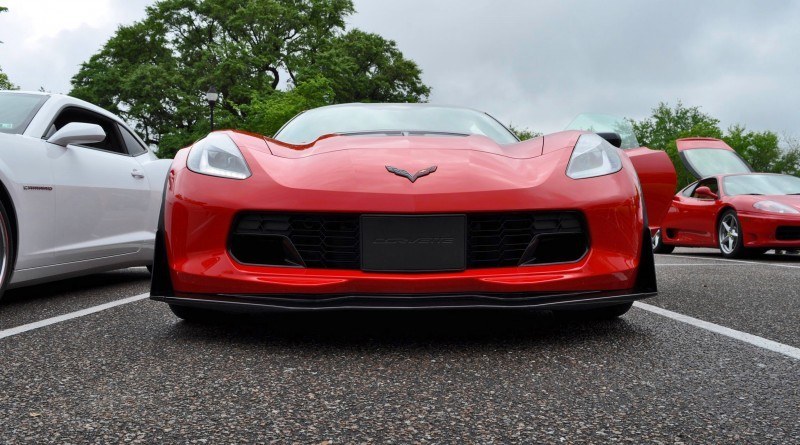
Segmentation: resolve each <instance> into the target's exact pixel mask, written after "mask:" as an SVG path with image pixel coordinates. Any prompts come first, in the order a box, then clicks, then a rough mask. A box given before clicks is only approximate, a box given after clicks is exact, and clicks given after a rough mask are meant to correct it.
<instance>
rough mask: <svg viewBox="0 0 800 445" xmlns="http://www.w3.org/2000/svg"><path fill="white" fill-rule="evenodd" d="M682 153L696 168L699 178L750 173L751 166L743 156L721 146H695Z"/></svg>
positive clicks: (693, 167)
mask: <svg viewBox="0 0 800 445" xmlns="http://www.w3.org/2000/svg"><path fill="white" fill-rule="evenodd" d="M681 155H683V156H685V157H686V161H687V162H688V164H689V165H690V166H691V169H694V170H695V172H694V173H695V174H696V175H697V176H698V177H699V178H706V177H708V176H714V175H730V174H735V173H750V172H751V171H752V170H750V167H748V166H747V164H745V162H744V161H743V160H742V158H740V157H739V155H737V154H736V153H735V152H733V151H730V150H722V149H720V148H693V149H691V150H684V151H682V152H681Z"/></svg>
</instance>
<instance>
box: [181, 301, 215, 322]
mask: <svg viewBox="0 0 800 445" xmlns="http://www.w3.org/2000/svg"><path fill="white" fill-rule="evenodd" d="M169 309H170V310H171V311H172V313H173V314H175V316H176V317H178V318H180V319H181V320H183V321H185V322H187V323H198V324H200V323H202V324H208V323H215V322H217V323H218V322H220V321H223V320H224V319H225V314H222V313H220V312H217V311H213V310H210V309H202V308H196V307H189V306H181V305H177V304H170V305H169Z"/></svg>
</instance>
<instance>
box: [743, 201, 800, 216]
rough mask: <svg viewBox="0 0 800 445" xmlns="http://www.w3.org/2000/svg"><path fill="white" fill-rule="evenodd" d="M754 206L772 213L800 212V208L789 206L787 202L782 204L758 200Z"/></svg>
mask: <svg viewBox="0 0 800 445" xmlns="http://www.w3.org/2000/svg"><path fill="white" fill-rule="evenodd" d="M753 207H755V208H757V209H758V210H761V211H763V212H770V213H790V214H797V213H800V210H797V209H796V208H794V207H790V206H787V205H786V204H781V203H779V202H775V201H758V202H756V203H755V204H753Z"/></svg>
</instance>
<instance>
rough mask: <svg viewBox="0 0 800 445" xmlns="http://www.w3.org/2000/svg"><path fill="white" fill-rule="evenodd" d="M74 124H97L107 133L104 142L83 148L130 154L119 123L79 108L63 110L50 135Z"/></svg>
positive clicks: (83, 145) (85, 145)
mask: <svg viewBox="0 0 800 445" xmlns="http://www.w3.org/2000/svg"><path fill="white" fill-rule="evenodd" d="M73 122H81V123H87V124H96V125H99V126H100V127H102V128H103V131H105V133H106V138H105V139H104V140H103V141H101V142H97V143H94V144H82V145H81V146H82V147H88V148H94V149H98V150H103V151H108V152H111V153H118V154H122V155H127V154H128V150H127V148H126V146H125V143H124V142H123V140H122V136H121V135H120V132H119V130H118V129H117V123H116V122H115V121H114V120H112V119H109V118H107V117H104V116H101V115H99V114H97V113H94V112H91V111H89V110H85V109H82V108H79V107H68V108H65V109H63V110H61V112H60V113H59V114H58V117H56V119H55V121H54V122H53V125H52V126H51V128H50V129H49V130H48V133H51V132H54V131H53V129H55V130H56V131H57V130H59V129H61V128H62V127H64V126H65V125H67V124H69V123H73Z"/></svg>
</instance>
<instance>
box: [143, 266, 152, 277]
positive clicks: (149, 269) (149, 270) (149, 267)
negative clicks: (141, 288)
mask: <svg viewBox="0 0 800 445" xmlns="http://www.w3.org/2000/svg"><path fill="white" fill-rule="evenodd" d="M145 267H147V271H148V272H150V275H153V265H152V264H151V265H149V266H145Z"/></svg>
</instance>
